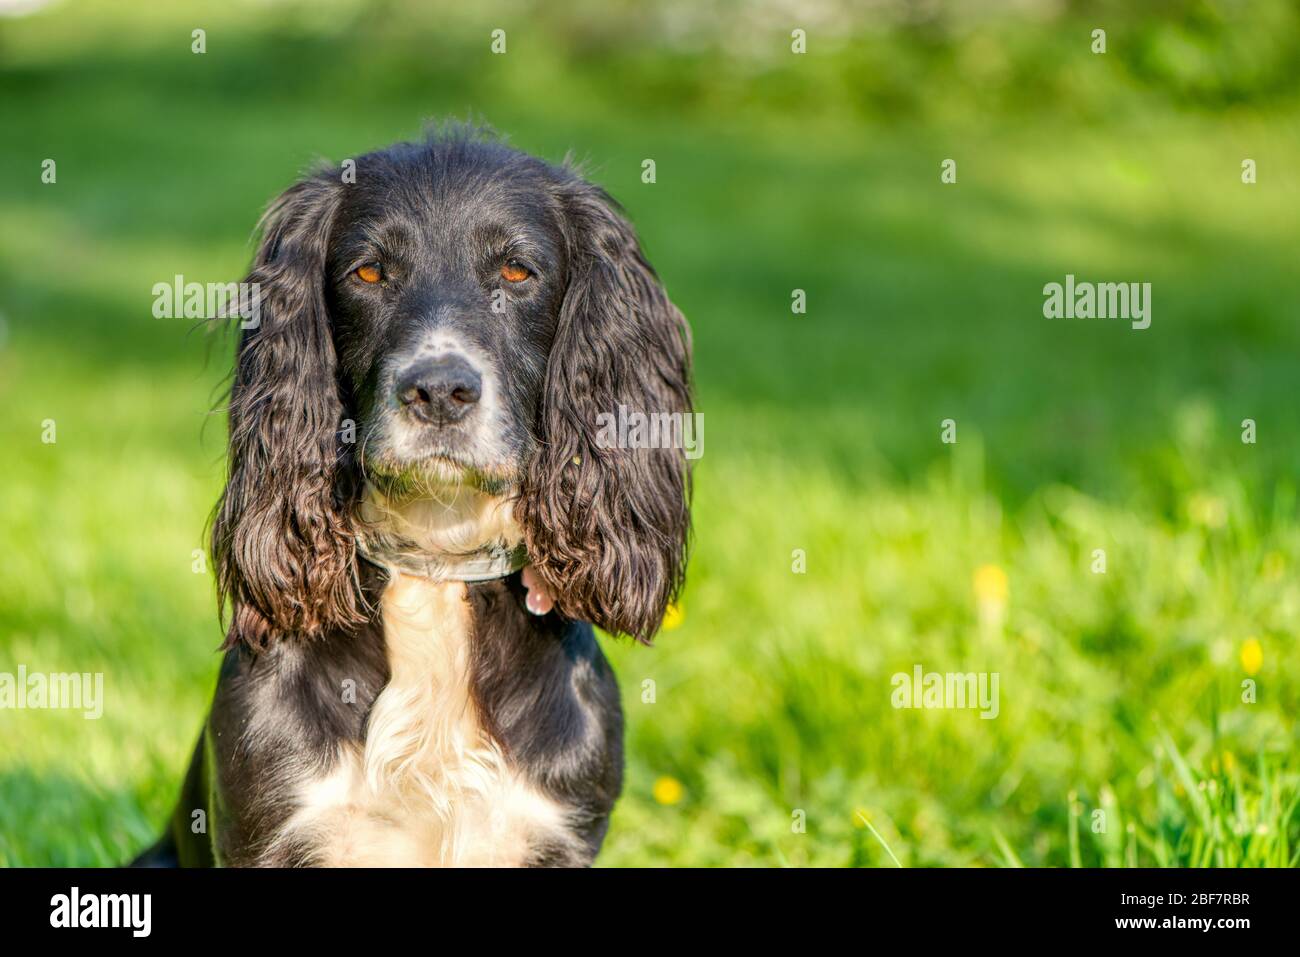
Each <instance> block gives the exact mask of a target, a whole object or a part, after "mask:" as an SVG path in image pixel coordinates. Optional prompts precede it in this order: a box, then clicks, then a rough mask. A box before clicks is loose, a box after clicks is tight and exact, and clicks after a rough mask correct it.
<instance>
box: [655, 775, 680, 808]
mask: <svg viewBox="0 0 1300 957" xmlns="http://www.w3.org/2000/svg"><path fill="white" fill-rule="evenodd" d="M685 793H686V789H685V788H683V787H682V782H681V781H678V780H677V779H676V778H670V777H668V776H667V775H665V776H664V777H661V778H660V779H659V780H657V781H655V786H654V796H655V800H656V801H658V802H659V803H660V804H676V803H677V802H678V801H680V800H681V799H682V795H683V794H685Z"/></svg>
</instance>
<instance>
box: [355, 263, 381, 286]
mask: <svg viewBox="0 0 1300 957" xmlns="http://www.w3.org/2000/svg"><path fill="white" fill-rule="evenodd" d="M356 276H357V278H358V279H360V280H361V281H362V282H379V280H381V279H383V278H384V270H383V267H382V266H380V265H379V263H366V264H365V265H364V266H359V267H357V270H356Z"/></svg>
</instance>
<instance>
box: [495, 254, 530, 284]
mask: <svg viewBox="0 0 1300 957" xmlns="http://www.w3.org/2000/svg"><path fill="white" fill-rule="evenodd" d="M531 275H532V273H530V272H529V271H528V267H527V266H524V265H523V264H522V263H520V262H519V261H518V260H515V259H512V260H510V261H509V262H508V263H506V264H505V265H504V266H502V267H501V278H502V279H504V280H505V281H506V282H523V281H524V280H525V279H527V278H528V277H529V276H531Z"/></svg>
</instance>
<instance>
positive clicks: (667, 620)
mask: <svg viewBox="0 0 1300 957" xmlns="http://www.w3.org/2000/svg"><path fill="white" fill-rule="evenodd" d="M685 620H686V612H684V611H682V606H681V605H679V604H677V603H676V602H673V603H672V604H671V605H669V606H668V609H667V610H666V611H665V612H664V620H663V629H664V631H672V630H673V629H674V628H676V627H677V626H678V625H680V624H681V623H682V622H683V621H685Z"/></svg>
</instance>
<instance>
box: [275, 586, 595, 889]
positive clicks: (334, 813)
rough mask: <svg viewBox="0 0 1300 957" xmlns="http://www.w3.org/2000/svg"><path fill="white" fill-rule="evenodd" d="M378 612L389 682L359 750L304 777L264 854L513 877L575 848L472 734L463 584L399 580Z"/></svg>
mask: <svg viewBox="0 0 1300 957" xmlns="http://www.w3.org/2000/svg"><path fill="white" fill-rule="evenodd" d="M381 611H382V613H383V621H384V636H385V639H386V641H387V643H388V658H389V665H390V667H391V669H392V679H391V680H390V681H389V683H388V685H387V687H385V688H384V690H383V691H382V692H381V693H380V695H379V697H378V698H377V699H376V700H375V703H374V707H373V709H372V711H371V715H370V722H369V730H368V732H367V736H366V742H365V746H364V748H363V749H357V748H349V749H346V750H344V751H342V752H341V753H340V754H338V755H337V758H336V760H335V761H334V762H333V763H332V764H331V765H330V766H329V767H328V768H327V769H326V770H325V771H324V772H322V773H317V774H313V775H305V776H304V779H303V780H302V782H301V784H300V785H299V787H298V789H297V793H296V795H295V801H296V804H297V810H296V811H295V812H294V814H293V815H292V817H291V818H290V819H289V821H288V822H287V824H286V825H285V828H284V829H283V831H282V832H281V833H280V835H279V837H278V839H277V841H276V842H275V845H273V847H272V848H271V849H270V851H269V853H274V852H275V851H276V850H277V849H278V848H279V847H280V846H281V844H282V842H286V841H294V842H299V841H304V840H305V841H306V843H307V844H308V846H309V847H311V848H312V850H313V855H312V856H313V859H314V861H315V862H316V863H319V864H322V865H325V866H440V865H443V866H500V865H505V866H511V865H520V864H524V863H526V862H527V860H528V856H529V852H530V848H533V847H536V845H537V844H538V843H539V841H540V840H545V841H547V842H555V841H560V842H570V841H576V840H577V838H576V836H575V835H573V833H572V831H571V828H570V826H569V822H568V820H567V819H566V813H565V811H564V809H563V807H561V806H560V805H559V804H557V803H556V802H555V801H553V800H551V799H550V798H548V797H547V796H545V795H544V794H542V793H541V792H539V791H538V790H537V789H536V788H533V787H531V786H530V785H529V784H528V783H527V782H526V781H525V780H524V779H523V778H522V777H521V776H520V775H519V774H518V773H517V772H516V771H515V770H514V769H513V768H512V766H511V764H510V761H509V759H508V758H507V756H506V755H504V754H503V753H502V751H501V748H500V747H499V746H498V745H497V743H496V742H495V741H493V740H492V739H491V738H490V737H489V736H488V735H487V733H486V732H485V731H484V730H483V728H482V727H481V725H480V723H479V720H478V715H477V713H476V710H475V706H474V702H473V699H472V698H471V696H470V691H469V680H470V672H469V638H470V632H469V629H470V626H471V620H470V610H469V605H468V603H467V601H466V588H465V585H464V583H462V582H446V583H434V582H430V581H428V580H426V579H422V578H413V577H411V576H407V575H401V574H398V575H396V576H394V578H393V581H392V583H391V584H390V585H389V587H388V589H387V590H386V591H385V593H384V596H383V599H382V608H381Z"/></svg>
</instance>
